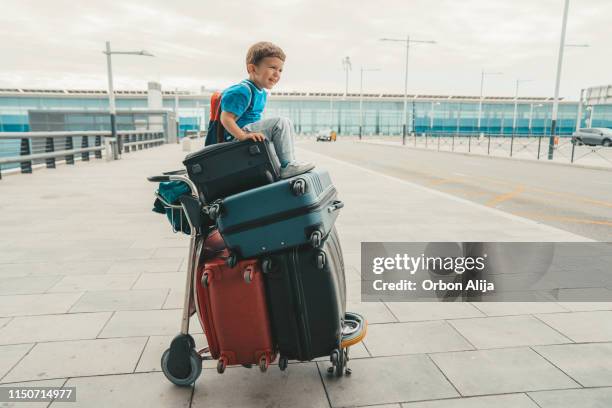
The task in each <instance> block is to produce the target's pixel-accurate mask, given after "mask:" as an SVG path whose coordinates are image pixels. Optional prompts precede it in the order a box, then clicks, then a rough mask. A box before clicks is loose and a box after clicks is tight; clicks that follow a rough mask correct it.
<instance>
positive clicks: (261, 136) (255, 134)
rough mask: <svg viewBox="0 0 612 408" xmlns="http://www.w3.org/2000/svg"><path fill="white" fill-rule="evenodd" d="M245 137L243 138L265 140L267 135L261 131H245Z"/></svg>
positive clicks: (257, 140)
mask: <svg viewBox="0 0 612 408" xmlns="http://www.w3.org/2000/svg"><path fill="white" fill-rule="evenodd" d="M244 136H245V138H244V139H243V140H254V141H256V142H263V141H264V140H266V136H265V135H264V134H263V133H259V132H245V133H244Z"/></svg>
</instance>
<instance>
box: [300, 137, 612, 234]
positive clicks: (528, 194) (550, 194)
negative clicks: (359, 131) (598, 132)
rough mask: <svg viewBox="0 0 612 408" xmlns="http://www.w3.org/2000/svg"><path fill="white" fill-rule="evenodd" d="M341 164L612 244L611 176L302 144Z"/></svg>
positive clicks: (359, 145) (352, 145) (396, 149)
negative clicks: (355, 165) (350, 165)
mask: <svg viewBox="0 0 612 408" xmlns="http://www.w3.org/2000/svg"><path fill="white" fill-rule="evenodd" d="M298 146H299V147H300V148H303V149H307V150H310V151H313V152H316V153H320V154H325V155H328V156H331V157H333V158H336V159H338V160H342V161H346V162H350V163H353V164H358V165H360V166H363V167H365V168H368V169H371V170H374V171H377V172H380V173H384V174H387V175H391V176H394V177H398V178H401V179H404V180H408V181H411V182H413V183H418V184H420V185H423V186H426V187H428V188H432V189H435V190H439V191H443V192H445V193H448V194H452V195H454V196H458V197H461V198H464V199H467V200H470V201H474V202H477V203H480V204H482V205H485V206H488V207H494V208H497V209H500V210H502V211H506V212H508V213H512V214H515V215H518V216H521V217H525V218H529V219H532V220H535V221H538V222H541V223H544V224H548V225H551V226H555V227H557V228H561V229H564V230H566V231H570V232H573V233H575V234H579V235H582V236H585V237H588V238H591V239H594V240H597V241H605V242H612V171H607V170H595V169H587V168H581V167H571V166H565V165H551V164H546V163H538V162H533V163H531V162H526V161H519V160H507V159H499V158H494V157H480V156H467V155H464V154H455V153H446V152H435V151H431V152H430V151H425V150H420V149H410V148H406V147H401V146H389V145H377V144H372V143H365V142H357V141H339V142H336V143H326V142H318V143H317V142H312V141H303V142H299V143H298Z"/></svg>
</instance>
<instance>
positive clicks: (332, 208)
mask: <svg viewBox="0 0 612 408" xmlns="http://www.w3.org/2000/svg"><path fill="white" fill-rule="evenodd" d="M342 207H344V203H343V202H342V201H340V200H336V201H334V203H333V204H332V205H330V206H329V207H327V211H328V212H334V211H337V210H339V209H341V208H342Z"/></svg>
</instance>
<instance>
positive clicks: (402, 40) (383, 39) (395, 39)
mask: <svg viewBox="0 0 612 408" xmlns="http://www.w3.org/2000/svg"><path fill="white" fill-rule="evenodd" d="M380 41H393V42H403V43H405V44H406V68H405V71H404V120H403V124H402V144H406V133H407V130H408V129H407V128H408V56H409V52H410V43H421V44H436V42H435V41H431V40H426V41H424V40H411V39H410V35H407V36H406V39H405V40H404V39H399V38H381V39H380Z"/></svg>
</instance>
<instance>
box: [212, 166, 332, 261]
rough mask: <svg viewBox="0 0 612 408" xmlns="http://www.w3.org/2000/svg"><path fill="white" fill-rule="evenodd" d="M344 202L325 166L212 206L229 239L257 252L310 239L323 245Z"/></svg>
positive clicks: (243, 251) (233, 245)
mask: <svg viewBox="0 0 612 408" xmlns="http://www.w3.org/2000/svg"><path fill="white" fill-rule="evenodd" d="M343 206H344V204H343V203H342V201H339V200H338V199H337V192H336V188H335V187H334V185H333V184H332V182H331V179H330V177H329V173H328V172H327V171H325V170H313V171H310V172H308V173H304V174H301V175H299V176H297V177H293V178H290V179H286V180H280V181H277V182H275V183H272V184H268V185H266V186H263V187H259V188H256V189H253V190H249V191H245V192H242V193H239V194H236V195H233V196H230V197H227V198H225V199H223V200H222V201H221V202H219V203H216V204H214V205H212V206H211V207H209V211H208V213H209V216H210V217H211V218H212V219H216V222H217V227H218V228H219V232H220V233H221V236H222V237H223V240H224V241H225V245H226V246H227V247H228V249H230V250H231V252H232V254H233V255H236V256H237V258H253V257H257V256H260V255H262V254H266V253H271V252H275V251H279V250H283V249H287V248H292V247H295V246H299V245H303V244H306V243H309V244H310V245H312V246H313V247H315V248H316V247H319V246H321V244H322V242H323V241H324V240H325V238H326V237H327V235H328V234H329V231H330V230H331V228H332V227H333V225H334V222H335V220H336V218H337V216H338V210H339V209H340V208H342V207H343Z"/></svg>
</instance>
